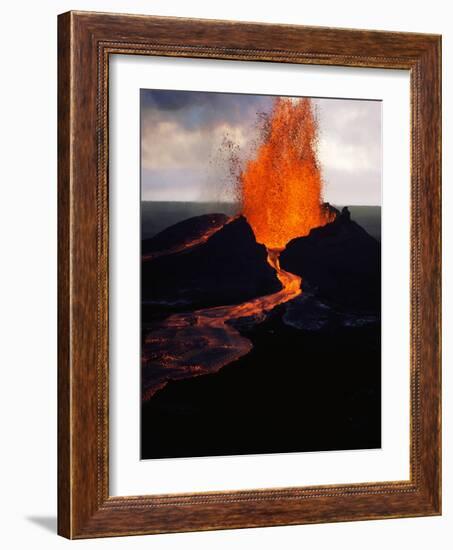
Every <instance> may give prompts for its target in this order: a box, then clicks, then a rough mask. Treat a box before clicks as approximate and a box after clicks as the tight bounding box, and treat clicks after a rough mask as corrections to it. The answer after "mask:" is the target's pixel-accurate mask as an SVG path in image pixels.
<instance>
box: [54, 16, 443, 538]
mask: <svg viewBox="0 0 453 550" xmlns="http://www.w3.org/2000/svg"><path fill="white" fill-rule="evenodd" d="M58 48H59V59H58V72H59V76H58V94H59V97H58V118H59V123H58V154H59V157H58V158H59V162H58V196H59V197H58V209H59V214H58V254H59V276H58V293H59V311H58V327H59V328H58V330H59V344H58V364H59V367H58V532H59V534H60V535H62V536H65V537H67V538H89V537H103V536H118V535H132V534H150V533H162V532H179V531H197V530H209V529H229V528H242V527H260V526H270V525H293V524H303V523H320V522H332V521H353V520H364V519H379V518H395V517H414V516H428V515H438V514H440V513H441V472H440V463H441V431H440V423H441V413H440V405H441V378H440V307H441V306H440V303H441V302H440V293H441V259H440V250H441V248H440V244H441V241H440V226H441V218H440V211H441V126H440V113H441V72H440V60H441V38H440V36H436V35H429V34H412V33H398V32H378V31H365V30H352V29H351V30H349V29H348V30H343V29H332V28H321V27H320V28H314V27H304V26H293V25H264V24H257V23H242V22H241V23H238V22H230V21H208V20H196V19H180V18H166V17H150V16H135V15H113V14H102V13H89V12H69V13H65V14H63V15H60V16H59V21H58ZM111 54H123V55H129V54H134V55H146V56H153V55H159V56H176V57H192V58H215V59H230V60H239V61H240V60H248V61H256V62H261V61H274V62H285V63H301V64H316V65H339V66H348V67H375V68H385V69H388V70H391V69H406V70H408V71H410V87H411V92H410V94H411V283H410V286H411V337H410V343H411V344H410V345H411V374H410V377H411V378H410V388H411V390H410V393H411V395H410V403H411V410H410V417H411V428H410V439H411V445H410V480H408V481H400V482H395V481H391V482H381V483H360V484H351V485H333V486H316V487H293V488H287V489H260V490H252V491H226V492H215V493H214V492H210V493H198V494H165V495H152V496H149V495H148V496H147V495H142V496H140V495H137V496H133V497H116V496H115V497H112V496H110V495H109V467H108V464H109V460H108V456H109V444H108V442H109V422H108V418H109V416H108V412H109V402H108V387H109V361H108V349H109V342H108V323H109V318H108V296H109V290H108V262H109V258H108V242H109V241H108V219H109V209H108V196H109V191H108V83H109V56H110V55H111Z"/></svg>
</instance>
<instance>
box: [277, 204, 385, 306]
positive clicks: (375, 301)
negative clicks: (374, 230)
mask: <svg viewBox="0 0 453 550" xmlns="http://www.w3.org/2000/svg"><path fill="white" fill-rule="evenodd" d="M280 265H281V267H282V268H283V269H285V270H287V271H290V272H292V273H296V274H297V275H300V276H301V277H302V288H304V285H307V284H308V285H309V286H310V288H311V290H312V291H314V293H315V295H316V296H318V297H320V298H322V299H326V300H328V301H330V302H333V303H334V304H337V305H338V306H340V307H342V308H346V309H347V310H348V311H351V310H359V311H373V312H375V311H379V308H380V299H381V251H380V244H379V243H378V242H377V241H376V240H375V239H374V238H373V237H371V236H370V235H369V234H368V233H367V232H366V231H365V230H364V229H362V227H360V226H359V225H358V224H357V223H355V222H354V221H352V220H351V219H350V214H349V211H348V209H347V208H344V209H343V211H342V212H341V214H340V213H338V214H337V217H336V219H335V220H334V221H333V222H332V223H329V224H327V225H325V226H324V227H318V228H316V229H312V231H311V232H310V234H309V235H308V236H307V237H300V238H297V239H294V240H292V241H291V242H290V243H289V244H288V245H287V247H286V249H285V250H284V251H283V252H282V254H281V256H280Z"/></svg>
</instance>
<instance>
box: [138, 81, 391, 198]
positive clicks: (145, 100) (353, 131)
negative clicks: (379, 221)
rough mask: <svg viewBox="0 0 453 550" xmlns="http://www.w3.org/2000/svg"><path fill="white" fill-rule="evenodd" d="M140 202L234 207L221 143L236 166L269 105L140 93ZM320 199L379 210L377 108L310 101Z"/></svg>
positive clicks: (248, 151) (246, 98) (215, 96)
mask: <svg viewBox="0 0 453 550" xmlns="http://www.w3.org/2000/svg"><path fill="white" fill-rule="evenodd" d="M140 99H141V138H142V141H141V154H142V158H141V161H142V165H141V168H142V198H143V200H154V201H203V202H210V201H213V202H217V201H233V200H234V185H233V184H232V183H233V179H234V178H232V176H231V162H230V154H229V149H228V147H226V146H225V145H226V144H227V143H230V144H234V151H235V155H236V157H237V159H238V161H239V163H241V162H243V161H245V160H246V159H247V158H249V157H250V155H253V151H254V150H256V144H257V143H258V142H259V113H269V112H270V110H271V108H272V104H273V101H274V98H273V97H272V96H258V95H247V94H221V93H210V92H185V91H168V90H141V97H140ZM313 104H314V106H315V110H316V113H317V118H318V123H319V144H318V158H319V161H320V165H321V171H322V177H323V181H324V199H325V200H326V201H329V202H330V203H332V204H337V205H352V204H363V205H365V204H367V205H379V204H381V102H379V101H360V100H343V99H313Z"/></svg>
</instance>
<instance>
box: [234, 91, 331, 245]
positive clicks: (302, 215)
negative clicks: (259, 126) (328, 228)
mask: <svg viewBox="0 0 453 550" xmlns="http://www.w3.org/2000/svg"><path fill="white" fill-rule="evenodd" d="M264 134H265V135H264V141H263V143H262V144H261V146H260V147H259V149H258V152H257V155H256V158H254V159H252V160H250V161H249V162H248V163H247V165H246V167H245V170H244V171H243V172H242V174H241V176H240V188H241V195H242V207H243V213H244V215H245V217H246V218H247V221H248V222H249V224H250V225H251V226H252V229H253V232H254V233H255V236H256V240H257V241H258V242H259V243H262V244H264V245H265V246H266V248H267V249H268V250H269V249H271V250H281V249H283V248H285V246H286V244H287V243H288V242H289V241H290V240H291V239H294V238H295V237H303V236H305V235H308V234H309V233H310V231H311V229H313V228H314V227H320V226H322V225H325V224H326V223H328V222H330V221H332V219H333V216H332V214H331V213H330V212H329V211H328V210H327V209H326V208H325V207H324V205H323V204H322V178H321V171H320V167H319V164H318V161H317V158H316V143H317V123H316V119H315V117H314V114H313V108H312V104H311V101H310V99H299V100H293V99H289V98H277V99H276V100H275V103H274V107H273V110H272V112H271V114H270V117H269V120H268V121H267V123H266V124H265V127H264Z"/></svg>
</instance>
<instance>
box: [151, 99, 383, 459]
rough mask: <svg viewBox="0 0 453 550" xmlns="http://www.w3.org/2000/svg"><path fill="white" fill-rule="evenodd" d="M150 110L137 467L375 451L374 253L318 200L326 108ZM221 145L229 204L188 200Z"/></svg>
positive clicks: (256, 102) (173, 103)
mask: <svg viewBox="0 0 453 550" xmlns="http://www.w3.org/2000/svg"><path fill="white" fill-rule="evenodd" d="M148 101H149V104H147V103H146V102H145V105H148V109H149V110H150V112H151V114H152V115H153V116H152V117H150V123H149V124H150V128H152V130H153V131H152V132H151V133H150V136H149V138H147V139H146V140H145V141H146V143H145V145H146V147H144V148H143V151H144V152H145V153H146V152H147V151H148V154H149V155H150V157H149V159H148V160H149V166H148V168H149V174H151V175H153V177H154V174H155V166H156V165H159V164H161V165H162V166H164V167H165V169H166V170H167V172H166V174H167V179H166V178H165V177H159V178H157V177H156V178H155V179H156V181H155V182H154V183H155V189H156V193H157V192H158V190H160V193H162V195H161V196H160V198H157V199H154V200H149V201H143V202H142V205H144V206H143V209H142V249H141V250H142V255H141V262H142V264H141V329H142V334H141V354H142V355H141V396H142V407H141V412H142V415H141V434H142V435H141V445H142V448H141V458H172V457H189V456H209V455H225V454H248V453H264V452H268V453H273V452H291V451H316V450H334V449H357V448H376V447H378V446H379V445H380V355H379V353H380V352H379V350H380V243H379V242H378V240H377V239H375V238H374V237H372V236H371V235H370V234H369V233H368V232H367V231H368V228H367V229H366V230H365V229H364V228H363V227H361V226H360V225H359V224H358V223H356V221H355V219H356V218H355V212H354V211H353V210H352V209H351V211H350V210H349V208H348V207H346V206H344V207H343V208H342V207H340V208H334V207H333V206H330V205H329V204H328V203H327V202H324V197H323V175H325V177H326V178H328V182H329V188H328V190H329V193H331V189H332V187H331V185H332V176H331V173H330V172H329V171H327V169H326V170H324V171H323V170H321V164H320V161H319V159H318V134H319V130H318V120H320V123H321V125H322V131H323V135H324V132H326V127H327V129H328V127H329V126H328V125H327V126H326V118H325V111H324V110H323V109H322V104H320V103H319V102H320V101H321V100H319V99H317V100H313V101H312V100H311V99H308V98H284V97H273V96H248V95H245V94H244V95H242V94H241V95H240V94H208V93H201V92H200V93H199V92H170V91H153V92H152V93H151V94H150V96H149V98H148ZM329 101H330V100H329ZM335 105H337V104H335ZM191 106H192V107H193V108H192V107H191ZM318 106H319V108H320V110H319V111H315V109H316V108H318ZM331 107H333V111H334V112H335V113H336V111H335V109H336V107H334V104H333V103H332V104H331ZM343 107H344V105H343ZM184 113H186V117H185V118H184ZM318 113H319V117H320V118H319V119H318ZM189 115H190V116H189ZM335 116H336V114H335ZM244 118H245V119H246V120H243V119H244ZM180 120H181V121H182V122H181V123H180V124H179V121H180ZM156 121H157V122H156ZM142 122H143V124H142V127H146V125H147V122H146V120H145V118H143V120H142ZM160 122H163V123H164V124H160ZM334 122H335V124H336V123H337V121H336V119H335V121H334ZM159 125H160V126H159ZM168 128H171V129H172V131H171V136H172V137H171V139H172V140H174V145H173V141H171V142H170V141H167V142H166V141H165V140H166V139H167V140H170V137H169V136H170V134H169V133H168V134H167V133H166V132H167V129H168ZM175 128H180V132H181V135H180V136H176V134H175V132H176V133H177V131H176V130H175ZM228 129H229V130H228ZM229 131H230V132H231V133H228V132H229ZM156 132H157V134H159V132H161V137H162V143H160V144H159V143H158V140H156V139H155V134H156ZM326 133H328V132H326ZM174 134H175V135H174ZM219 135H222V136H223V138H222V140H221V141H219V138H218V136H219ZM183 136H184V139H183ZM216 139H217V140H218V145H217V146H216V147H217V148H218V152H219V153H218V154H219V158H220V165H221V166H222V167H223V169H224V170H225V174H226V176H225V178H226V179H225V182H226V183H225V182H224V180H222V178H220V177H219V178H216V177H214V178H207V179H209V182H210V185H211V183H212V186H213V187H215V186H216V185H217V187H218V188H219V189H220V188H222V189H223V187H222V186H223V185H224V183H225V184H226V189H227V190H228V193H229V194H228V193H227V194H226V195H225V196H224V198H223V200H220V199H219V200H218V201H217V202H215V201H213V199H212V196H211V195H209V194H208V195H203V193H202V192H201V191H200V194H199V195H198V194H197V196H196V200H195V199H194V198H193V197H192V199H191V200H190V201H189V202H188V203H184V202H183V200H182V197H185V195H184V193H185V192H187V190H188V189H190V188H193V189H195V188H197V192H198V187H199V188H200V189H202V188H203V184H202V183H201V182H200V179H201V178H200V174H204V173H205V172H206V173H208V167H206V165H207V160H206V159H207V158H208V157H209V154H208V153H207V151H208V150H209V147H211V143H212V142H213V141H215V140H216ZM199 141H200V143H198V142H199ZM193 143H197V144H198V145H197V147H193ZM173 148H174V151H173ZM143 151H142V155H143V154H144V153H143ZM150 151H151V153H153V154H151V153H150ZM197 155H198V156H197ZM216 158H217V157H216ZM322 158H323V157H322ZM200 159H202V161H200ZM170 161H171V162H170ZM197 162H202V163H204V164H203V166H204V167H205V168H203V170H204V172H203V171H201V170H198V169H197ZM209 166H210V167H211V168H212V165H211V164H210V165H209ZM323 166H324V165H323ZM186 168H187V171H186ZM217 168H218V166H217V164H215V165H214V167H213V168H212V169H213V170H216V169H217ZM143 174H145V172H143ZM145 175H146V174H145ZM142 177H143V176H142ZM172 186H173V189H174V190H173V193H174V194H173V195H171V194H169V195H168V196H169V197H171V200H170V199H169V198H164V199H163V198H162V196H165V195H164V193H170V190H171V188H172ZM210 192H212V190H211V191H210ZM176 196H177V197H178V198H175V197H176ZM334 196H335V197H336V196H337V195H335V194H334V193H332V194H329V200H332V201H333V200H334V199H333V197H334ZM340 196H341V195H340ZM160 201H161V202H160ZM335 204H341V205H342V206H343V205H344V204H348V203H345V202H338V203H337V202H336V199H335ZM148 208H149V212H150V213H149V216H148V218H147V219H148V222H146V211H145V210H146V209H148ZM357 208H363V207H357ZM359 213H360V212H359ZM143 214H145V215H143ZM351 216H352V217H351ZM379 216H380V213H379ZM143 220H145V221H143ZM379 223H380V217H379ZM154 224H155V225H154ZM159 224H160V227H159V229H155V227H156V226H159ZM365 227H366V226H365ZM149 228H151V229H149ZM379 228H380V225H379ZM145 229H146V230H149V233H148V234H147V235H145V236H144V230H145ZM379 230H380V229H379ZM378 238H380V237H378Z"/></svg>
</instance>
